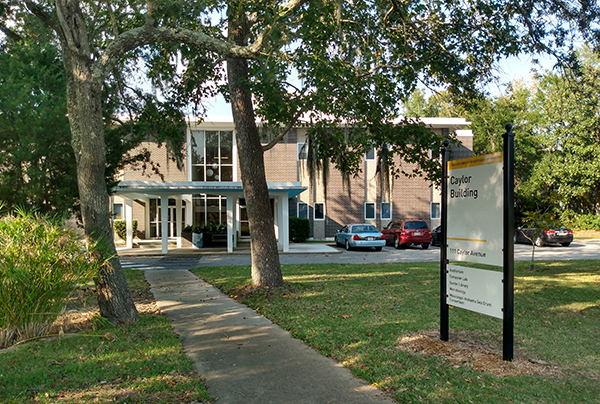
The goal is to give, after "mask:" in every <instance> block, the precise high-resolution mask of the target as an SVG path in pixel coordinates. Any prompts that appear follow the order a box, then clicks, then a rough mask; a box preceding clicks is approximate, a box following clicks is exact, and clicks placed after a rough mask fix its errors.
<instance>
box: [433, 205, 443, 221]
mask: <svg viewBox="0 0 600 404" xmlns="http://www.w3.org/2000/svg"><path fill="white" fill-rule="evenodd" d="M440 217H441V212H440V204H439V202H432V203H431V218H432V219H439V218H440Z"/></svg>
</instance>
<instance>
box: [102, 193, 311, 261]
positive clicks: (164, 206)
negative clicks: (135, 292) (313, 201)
mask: <svg viewBox="0 0 600 404" xmlns="http://www.w3.org/2000/svg"><path fill="white" fill-rule="evenodd" d="M267 187H268V190H269V197H271V198H273V199H274V200H275V204H276V209H275V224H276V226H277V230H278V231H277V232H276V233H277V234H278V245H279V248H280V249H281V250H283V252H288V251H289V207H288V199H289V198H293V197H295V196H297V195H298V194H300V193H301V192H303V191H305V190H306V189H307V188H306V187H303V186H302V185H301V183H300V182H267ZM113 191H114V193H115V194H116V195H119V196H121V197H123V198H124V199H125V200H126V210H127V214H126V215H125V218H126V226H127V240H126V241H127V246H128V247H131V246H132V245H133V234H132V232H133V230H132V229H133V223H132V201H133V200H135V199H147V198H149V197H154V198H160V200H161V203H160V212H161V214H160V216H161V226H162V231H161V239H162V252H163V254H166V253H167V252H168V231H167V224H168V223H167V222H168V200H169V198H170V197H173V198H176V200H177V215H176V216H177V223H178V225H177V233H178V234H177V240H178V241H177V246H178V247H181V229H182V227H183V226H182V223H183V222H182V214H181V211H182V203H181V197H182V196H183V195H190V194H192V195H193V194H212V195H222V196H226V197H227V251H228V252H230V253H231V252H233V248H234V247H235V246H237V238H238V235H237V232H236V230H237V226H238V222H239V217H238V215H237V212H236V209H235V206H236V205H234V203H236V199H237V198H243V195H244V189H243V186H242V183H241V182H216V181H210V182H204V181H121V182H119V184H118V185H117V186H116V187H115V188H114V189H113Z"/></svg>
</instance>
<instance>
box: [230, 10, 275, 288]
mask: <svg viewBox="0 0 600 404" xmlns="http://www.w3.org/2000/svg"><path fill="white" fill-rule="evenodd" d="M233 10H234V7H231V6H230V8H229V12H228V13H229V39H230V40H231V41H232V42H235V43H236V44H237V45H243V44H244V43H245V37H246V33H247V21H246V18H245V16H244V15H234V12H235V11H233ZM238 12H239V13H243V12H241V11H238ZM227 80H228V83H229V91H230V96H231V111H232V114H233V121H234V123H235V129H236V138H237V146H238V151H239V153H238V156H239V161H240V172H241V176H242V184H243V187H244V197H245V199H246V210H247V212H248V222H249V224H250V241H251V242H250V251H251V254H252V285H253V286H254V287H279V286H283V275H282V273H281V265H280V262H279V253H278V251H277V242H276V240H275V230H274V225H275V223H274V220H273V213H272V212H271V203H270V201H269V190H268V187H267V180H266V177H265V164H264V156H263V150H262V144H261V142H260V136H259V133H258V128H257V126H256V121H255V117H254V108H253V106H252V98H251V93H250V90H249V89H248V87H247V86H246V84H245V83H247V81H248V62H247V61H246V60H245V59H227Z"/></svg>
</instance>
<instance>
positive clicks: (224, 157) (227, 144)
mask: <svg viewBox="0 0 600 404" xmlns="http://www.w3.org/2000/svg"><path fill="white" fill-rule="evenodd" d="M221 164H233V132H232V131H230V130H229V131H223V132H221ZM221 181H224V180H221ZM229 181H231V180H229Z"/></svg>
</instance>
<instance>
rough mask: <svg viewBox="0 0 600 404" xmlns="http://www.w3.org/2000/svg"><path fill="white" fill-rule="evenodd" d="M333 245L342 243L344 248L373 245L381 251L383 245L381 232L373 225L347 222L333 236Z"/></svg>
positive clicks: (383, 239)
mask: <svg viewBox="0 0 600 404" xmlns="http://www.w3.org/2000/svg"><path fill="white" fill-rule="evenodd" d="M334 240H335V245H336V246H337V245H342V246H344V247H345V248H346V250H350V249H352V248H356V247H375V250H377V251H381V249H382V248H383V246H384V245H385V238H384V237H383V234H381V233H380V232H379V230H377V228H376V227H375V226H372V225H370V224H365V223H359V224H349V225H346V226H344V227H342V228H341V229H340V230H338V232H337V233H336V234H335V236H334Z"/></svg>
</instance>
